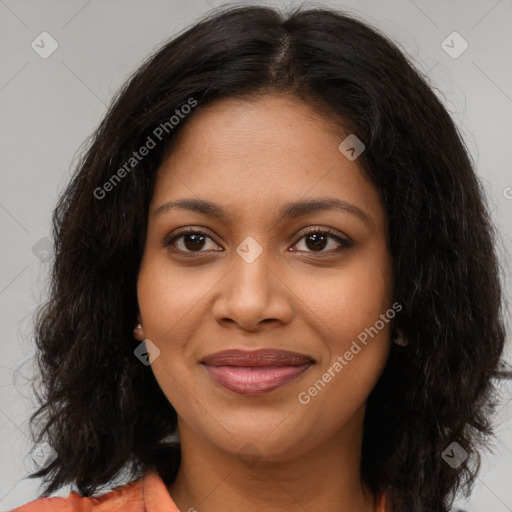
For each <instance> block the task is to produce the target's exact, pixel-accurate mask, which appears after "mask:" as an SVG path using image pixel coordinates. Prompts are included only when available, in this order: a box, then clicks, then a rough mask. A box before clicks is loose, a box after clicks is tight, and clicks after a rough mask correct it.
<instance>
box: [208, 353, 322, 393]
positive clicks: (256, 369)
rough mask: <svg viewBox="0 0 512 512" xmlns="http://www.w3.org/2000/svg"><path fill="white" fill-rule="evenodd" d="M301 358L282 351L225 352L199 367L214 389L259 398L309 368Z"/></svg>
mask: <svg viewBox="0 0 512 512" xmlns="http://www.w3.org/2000/svg"><path fill="white" fill-rule="evenodd" d="M314 362H315V361H314V360H313V359H312V358H311V357H309V356H306V355H304V354H299V353H297V352H290V351H286V350H274V349H261V350H254V351H246V350H225V351H222V352H216V353H215V354H211V355H209V356H207V357H205V358H204V359H203V360H202V361H201V362H200V363H201V364H202V365H203V367H204V368H205V370H206V371H207V373H208V375H209V376H210V377H211V379H212V380H213V381H214V382H215V383H216V384H218V385H220V386H222V387H223V388H225V389H228V390H229V391H232V392H234V393H237V394H239V395H252V396H254V395H262V394H264V393H268V392H270V391H273V390H275V389H278V388H281V387H282V386H285V385H286V384H289V383H291V382H293V381H295V380H297V379H298V378H299V377H300V376H301V375H302V374H303V373H304V372H305V371H307V370H308V369H309V368H310V367H311V366H312V365H313V364H314Z"/></svg>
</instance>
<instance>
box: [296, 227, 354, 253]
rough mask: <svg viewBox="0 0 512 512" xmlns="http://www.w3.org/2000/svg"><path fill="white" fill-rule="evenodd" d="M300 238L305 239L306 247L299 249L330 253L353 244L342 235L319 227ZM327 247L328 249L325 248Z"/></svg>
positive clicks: (304, 244)
mask: <svg viewBox="0 0 512 512" xmlns="http://www.w3.org/2000/svg"><path fill="white" fill-rule="evenodd" d="M300 240H304V243H303V246H304V247H305V249H298V250H299V251H302V250H304V251H305V252H317V253H330V252H334V251H339V250H341V249H344V248H347V247H350V246H351V245H352V244H351V242H350V241H349V240H347V239H344V238H342V237H340V236H339V235H337V234H335V233H334V232H332V231H330V230H326V229H323V230H322V229H317V228H315V229H313V230H311V231H309V232H308V233H306V234H305V235H303V236H302V237H301V238H300ZM296 245H297V244H296ZM326 248H328V249H327V250H325V249H326Z"/></svg>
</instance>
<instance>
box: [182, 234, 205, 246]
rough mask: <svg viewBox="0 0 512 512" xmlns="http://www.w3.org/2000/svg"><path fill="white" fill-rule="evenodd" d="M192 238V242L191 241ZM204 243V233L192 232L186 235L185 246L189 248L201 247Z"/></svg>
mask: <svg viewBox="0 0 512 512" xmlns="http://www.w3.org/2000/svg"><path fill="white" fill-rule="evenodd" d="M190 240H192V243H189V241H190ZM202 243H204V236H203V235H199V234H197V233H192V234H190V235H186V236H185V247H186V248H187V249H189V250H194V249H200V248H201V244H202Z"/></svg>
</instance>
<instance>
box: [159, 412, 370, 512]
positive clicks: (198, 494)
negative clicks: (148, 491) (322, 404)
mask: <svg viewBox="0 0 512 512" xmlns="http://www.w3.org/2000/svg"><path fill="white" fill-rule="evenodd" d="M363 418H364V411H361V414H358V415H357V416H356V417H354V418H353V421H352V422H351V425H346V426H345V428H344V429H343V431H341V432H337V433H335V434H334V435H333V436H332V437H331V438H329V439H326V440H325V442H323V443H322V444H321V445H318V446H314V447H312V448H311V450H309V451H307V452H305V453H303V454H301V455H299V456H297V457H295V458H293V459H287V460H280V461H277V462H276V461H266V460H263V458H261V459H258V458H255V459H252V460H251V459H250V458H246V459H245V460H241V459H242V458H241V457H239V456H237V455H236V454H232V453H227V452H226V451H223V450H220V449H219V448H218V447H217V446H215V445H213V444H212V443H210V442H208V440H206V439H205V438H204V437H199V436H198V435H197V434H196V433H195V432H193V431H192V430H191V429H189V428H188V426H186V425H184V424H183V422H181V424H180V422H178V423H179V436H180V444H181V454H182V455H181V465H180V469H179V471H178V474H177V477H176V479H175V481H174V482H173V483H172V484H171V485H170V486H169V493H170V495H171V497H172V498H173V500H174V502H175V503H176V505H177V506H178V508H179V509H180V510H181V511H182V512H194V511H201V512H221V511H222V512H235V511H236V512H238V511H240V510H244V512H256V511H257V512H261V510H265V511H266V512H304V510H332V511H336V512H349V511H353V510H358V511H360V512H373V511H374V510H375V505H374V496H373V495H372V493H371V492H370V491H369V489H368V488H367V487H366V486H365V485H364V484H363V483H362V482H361V478H360V456H361V441H362V420H363Z"/></svg>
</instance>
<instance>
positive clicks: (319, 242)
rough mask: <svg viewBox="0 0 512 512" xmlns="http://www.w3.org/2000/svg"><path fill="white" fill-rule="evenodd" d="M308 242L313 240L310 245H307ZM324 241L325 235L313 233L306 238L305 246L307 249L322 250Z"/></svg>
mask: <svg viewBox="0 0 512 512" xmlns="http://www.w3.org/2000/svg"><path fill="white" fill-rule="evenodd" d="M309 240H314V241H313V244H312V245H310V244H309ZM325 240H326V236H325V235H321V234H318V233H314V234H312V235H309V236H308V237H307V238H306V245H307V246H308V249H313V250H317V249H323V248H324V247H325Z"/></svg>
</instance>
